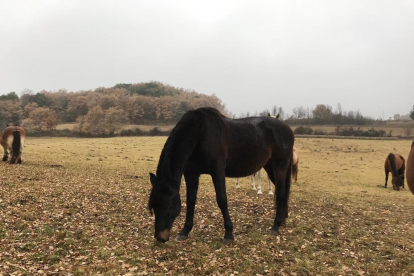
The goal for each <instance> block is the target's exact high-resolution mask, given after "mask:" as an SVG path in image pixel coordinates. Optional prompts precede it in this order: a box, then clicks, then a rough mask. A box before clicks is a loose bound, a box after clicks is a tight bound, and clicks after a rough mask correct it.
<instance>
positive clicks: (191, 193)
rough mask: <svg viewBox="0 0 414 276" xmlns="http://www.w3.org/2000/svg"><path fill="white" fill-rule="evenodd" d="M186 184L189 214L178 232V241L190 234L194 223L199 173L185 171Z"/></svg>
mask: <svg viewBox="0 0 414 276" xmlns="http://www.w3.org/2000/svg"><path fill="white" fill-rule="evenodd" d="M184 178H185V184H186V188H187V214H186V216H185V223H184V227H183V229H181V231H180V232H179V233H178V236H177V238H176V240H177V241H183V240H186V239H187V238H188V234H189V233H190V231H191V229H193V225H194V208H195V204H196V201H197V191H198V183H199V178H200V175H199V174H191V173H184Z"/></svg>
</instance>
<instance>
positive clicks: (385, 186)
mask: <svg viewBox="0 0 414 276" xmlns="http://www.w3.org/2000/svg"><path fill="white" fill-rule="evenodd" d="M388 174H389V171H387V170H385V185H384V188H387V182H388Z"/></svg>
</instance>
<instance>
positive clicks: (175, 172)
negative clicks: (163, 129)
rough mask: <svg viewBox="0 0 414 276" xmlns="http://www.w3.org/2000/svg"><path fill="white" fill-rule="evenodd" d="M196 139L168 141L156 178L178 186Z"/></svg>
mask: <svg viewBox="0 0 414 276" xmlns="http://www.w3.org/2000/svg"><path fill="white" fill-rule="evenodd" d="M196 144H197V139H194V138H190V136H184V137H183V138H182V139H168V140H167V142H166V144H165V146H164V149H163V151H162V153H161V157H160V161H159V163H158V168H157V176H160V177H161V178H165V180H168V181H172V182H174V183H176V184H177V185H179V183H180V182H181V177H182V174H183V171H184V167H185V165H186V164H187V161H188V159H189V158H190V156H191V154H192V153H193V151H194V148H195V145H196Z"/></svg>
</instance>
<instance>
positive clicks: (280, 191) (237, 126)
mask: <svg viewBox="0 0 414 276" xmlns="http://www.w3.org/2000/svg"><path fill="white" fill-rule="evenodd" d="M293 143H294V135H293V132H292V130H291V129H290V127H289V126H287V125H286V124H284V123H283V122H280V121H278V120H275V119H273V118H269V117H267V116H262V117H249V118H242V119H229V118H227V117H225V116H223V115H222V114H220V112H219V111H217V110H216V109H214V108H199V109H196V110H192V111H188V112H187V113H186V114H184V116H183V117H182V118H181V119H180V121H179V122H178V123H177V125H176V126H175V127H174V128H173V130H172V131H171V134H170V136H169V137H168V139H167V141H166V143H165V145H164V148H163V150H162V152H161V156H160V160H159V163H158V167H157V172H156V175H154V174H152V173H150V180H151V184H152V189H151V193H150V197H149V201H148V208H149V210H150V211H151V213H152V212H154V213H155V232H154V237H155V238H156V239H157V240H158V241H161V242H166V241H168V240H169V238H170V234H171V232H170V231H171V227H172V225H173V223H174V220H175V218H176V217H177V216H178V215H179V213H180V212H181V199H180V183H181V178H182V175H183V174H184V178H185V184H186V189H187V214H186V218H185V224H184V227H183V228H182V229H181V231H180V232H179V234H178V236H177V238H176V240H178V241H182V240H185V239H187V238H188V234H189V233H190V231H191V229H192V228H193V219H194V207H195V204H196V199H197V190H198V186H199V177H200V175H201V174H209V175H211V177H212V180H213V184H214V188H215V192H216V200H217V204H218V206H219V208H220V210H221V213H222V215H223V219H224V228H225V234H224V240H223V243H224V244H229V243H231V242H232V241H233V240H234V237H233V224H232V222H231V219H230V215H229V211H228V205H227V204H228V203H227V194H226V183H225V181H226V176H227V177H245V176H248V175H251V174H253V173H255V172H257V171H258V170H260V169H261V168H264V169H265V170H266V172H267V174H268V175H269V178H270V179H271V181H272V182H273V183H274V184H275V186H276V196H275V200H276V204H275V205H276V216H275V219H274V223H273V227H272V228H271V231H270V234H271V235H274V236H276V235H278V234H279V227H280V225H281V224H282V223H284V222H285V220H286V218H287V217H288V201H289V193H290V175H291V166H290V164H291V160H292V150H293Z"/></svg>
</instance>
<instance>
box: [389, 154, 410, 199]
mask: <svg viewBox="0 0 414 276" xmlns="http://www.w3.org/2000/svg"><path fill="white" fill-rule="evenodd" d="M384 169H385V185H384V188H387V181H388V173H389V172H391V175H392V181H391V183H392V188H393V189H394V190H396V191H399V190H400V187H401V186H402V187H403V188H404V172H405V159H404V157H402V156H401V155H399V154H393V153H390V154H389V155H388V156H387V159H385V163H384Z"/></svg>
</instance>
